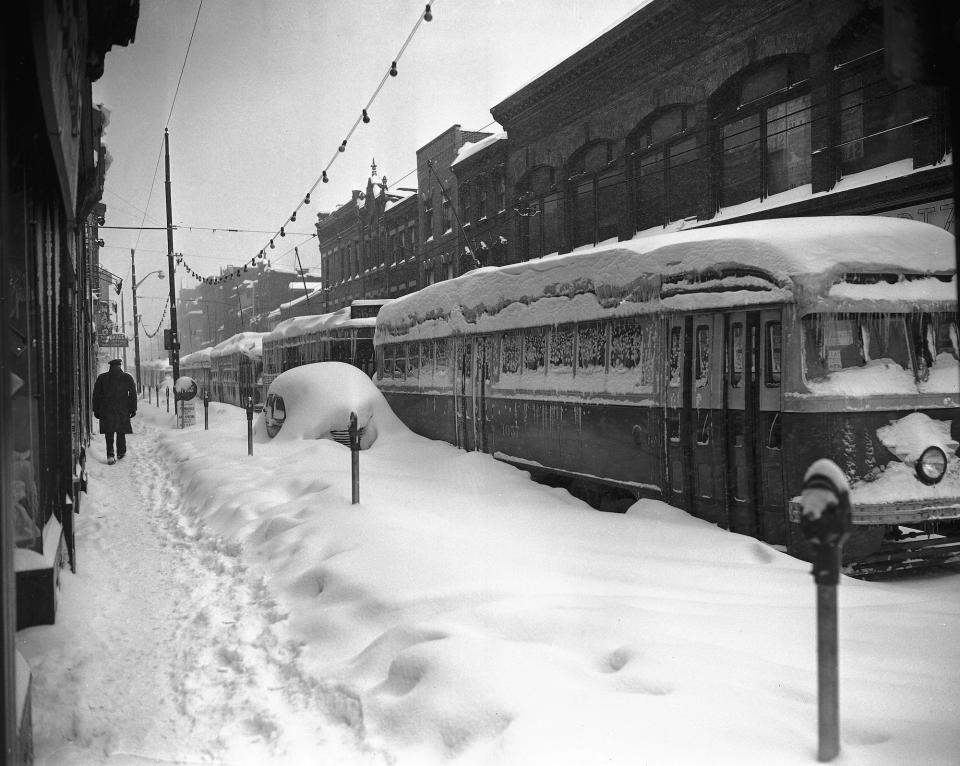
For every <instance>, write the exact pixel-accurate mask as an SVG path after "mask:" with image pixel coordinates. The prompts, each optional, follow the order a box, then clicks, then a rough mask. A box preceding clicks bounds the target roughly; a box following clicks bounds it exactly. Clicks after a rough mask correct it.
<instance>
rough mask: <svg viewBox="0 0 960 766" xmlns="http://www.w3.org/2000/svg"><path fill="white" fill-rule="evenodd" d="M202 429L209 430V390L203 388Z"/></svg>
mask: <svg viewBox="0 0 960 766" xmlns="http://www.w3.org/2000/svg"><path fill="white" fill-rule="evenodd" d="M203 430H204V431H208V430H210V392H209V391H207V389H203Z"/></svg>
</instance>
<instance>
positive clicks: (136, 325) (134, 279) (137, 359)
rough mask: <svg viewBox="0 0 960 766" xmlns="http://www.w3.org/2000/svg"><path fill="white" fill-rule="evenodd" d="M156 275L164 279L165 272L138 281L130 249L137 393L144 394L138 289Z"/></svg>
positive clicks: (154, 272)
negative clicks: (141, 370)
mask: <svg viewBox="0 0 960 766" xmlns="http://www.w3.org/2000/svg"><path fill="white" fill-rule="evenodd" d="M154 274H156V275H157V277H158V278H160V279H163V278H164V274H163V271H162V270H160V269H157V270H156V271H151V272H150V273H149V274H147V276H145V277H144V278H143V279H141V280H140V281H139V282H138V281H137V264H136V261H135V260H134V250H133V248H131V249H130V279H131V281H132V282H133V290H132V292H133V363H134V366H135V367H136V372H137V393H138V394H139V393H142V391H143V388H142V386H141V385H140V315H139V314H138V313H137V288H138V287H140V285H142V284H143V283H144V282H146V281H147V280H148V279H149V278H150V277H152V276H153V275H154Z"/></svg>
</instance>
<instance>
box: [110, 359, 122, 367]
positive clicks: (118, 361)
mask: <svg viewBox="0 0 960 766" xmlns="http://www.w3.org/2000/svg"><path fill="white" fill-rule="evenodd" d="M115 364H116V365H118V366H119V365H121V364H123V361H122V360H120V359H111V360H110V366H111V367H113V365H115Z"/></svg>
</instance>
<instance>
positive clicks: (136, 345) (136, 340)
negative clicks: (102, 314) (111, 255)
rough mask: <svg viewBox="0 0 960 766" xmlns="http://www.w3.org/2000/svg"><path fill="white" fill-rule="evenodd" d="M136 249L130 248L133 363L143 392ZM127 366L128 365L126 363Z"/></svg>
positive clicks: (139, 386)
mask: <svg viewBox="0 0 960 766" xmlns="http://www.w3.org/2000/svg"><path fill="white" fill-rule="evenodd" d="M135 252H136V251H135V250H134V249H133V248H132V247H131V248H130V278H131V279H130V281H131V283H132V284H133V287H132V288H131V290H132V292H133V365H134V368H135V370H136V374H137V392H138V393H143V386H142V385H141V384H140V315H139V314H137V260H136V258H134V253H135ZM124 366H126V365H124Z"/></svg>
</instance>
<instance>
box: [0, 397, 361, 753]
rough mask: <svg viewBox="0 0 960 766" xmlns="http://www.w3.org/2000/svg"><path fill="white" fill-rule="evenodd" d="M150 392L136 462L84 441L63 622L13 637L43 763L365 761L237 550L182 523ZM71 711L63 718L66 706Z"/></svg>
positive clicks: (133, 447) (132, 447)
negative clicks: (322, 704) (315, 695)
mask: <svg viewBox="0 0 960 766" xmlns="http://www.w3.org/2000/svg"><path fill="white" fill-rule="evenodd" d="M159 412H160V411H158V410H157V409H156V408H151V405H149V404H147V403H146V402H143V403H142V405H141V416H140V417H139V418H137V419H135V420H134V431H135V433H134V434H133V435H132V436H130V437H128V444H129V451H128V453H127V456H126V457H125V458H124V459H123V460H121V461H118V462H117V464H116V465H113V466H108V465H107V464H106V454H105V450H104V446H103V438H102V437H100V436H97V437H96V439H95V440H94V443H93V445H92V447H91V448H90V449H89V450H88V460H87V469H88V475H89V487H90V489H89V494H88V495H87V496H86V497H84V498H83V503H82V505H81V513H80V514H79V515H78V516H77V517H76V527H77V562H78V563H77V573H76V575H71V574H70V573H69V572H68V571H65V572H64V574H63V575H62V578H61V581H62V590H61V594H60V600H59V610H58V613H57V623H56V625H53V626H49V627H47V626H44V627H38V628H31V629H29V630H26V631H21V632H20V633H19V634H18V648H19V649H20V651H21V652H22V653H23V654H24V655H25V656H26V658H27V659H28V661H29V662H30V664H31V666H32V670H33V683H34V688H33V716H34V720H33V726H34V747H35V755H36V759H37V760H36V763H37V764H38V766H61V765H65V764H78V765H79V764H90V763H103V764H110V765H111V766H114V765H122V764H144V763H163V764H169V763H185V764H186V763H190V764H194V763H217V764H221V763H223V764H226V763H230V764H234V763H263V762H264V761H265V760H269V759H270V758H276V757H277V754H278V753H281V754H284V759H283V760H284V761H285V760H286V759H287V758H289V759H290V760H289V762H290V763H306V762H308V761H309V760H310V758H309V756H310V755H316V754H317V753H324V762H326V763H342V762H346V760H347V759H349V761H350V762H351V763H353V762H358V760H364V761H365V762H370V763H376V762H380V761H379V759H374V758H371V759H369V760H367V759H361V756H360V755H359V752H358V751H357V750H356V749H355V748H352V747H349V746H346V745H343V744H342V743H341V739H342V738H343V736H344V733H345V730H342V727H340V728H341V730H340V731H338V730H337V729H338V727H337V726H336V725H332V724H327V723H325V721H324V718H323V716H322V715H320V714H318V712H317V706H316V705H315V702H316V700H314V699H312V694H311V690H310V688H308V686H307V685H306V684H305V683H304V682H303V680H302V679H301V678H299V677H298V676H297V675H296V672H295V669H294V667H293V658H292V657H291V654H290V651H291V650H290V649H289V648H287V647H284V646H283V645H282V644H281V642H280V641H279V640H278V638H277V636H276V635H275V632H274V630H273V627H272V626H273V624H274V623H275V622H276V621H277V620H278V619H279V614H278V611H277V609H276V606H275V603H274V602H273V600H272V599H271V598H270V597H269V596H268V594H267V591H266V590H265V588H264V585H263V583H262V581H261V580H259V579H258V578H256V577H254V576H252V575H250V574H249V573H248V571H247V570H246V568H245V567H244V566H243V564H242V563H241V561H240V558H239V556H238V554H239V549H238V547H237V546H235V545H234V546H230V545H229V544H225V543H222V542H220V541H219V540H218V539H217V538H213V537H211V536H210V535H206V536H205V535H203V534H202V533H199V532H197V531H196V530H193V529H190V528H189V527H188V526H186V525H185V524H184V521H185V517H184V515H183V512H182V509H181V508H180V507H179V505H178V503H179V492H178V486H177V482H176V481H175V480H174V479H173V477H172V476H171V475H170V474H169V472H168V467H167V466H166V465H165V464H164V461H163V460H162V459H161V457H160V454H159V449H158V441H157V436H158V431H159V430H161V429H162V428H163V427H162V426H158V425H156V424H151V423H150V422H149V420H150V419H151V417H157V415H158V414H159ZM65 712H66V713H67V714H66V715H64V713H65Z"/></svg>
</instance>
